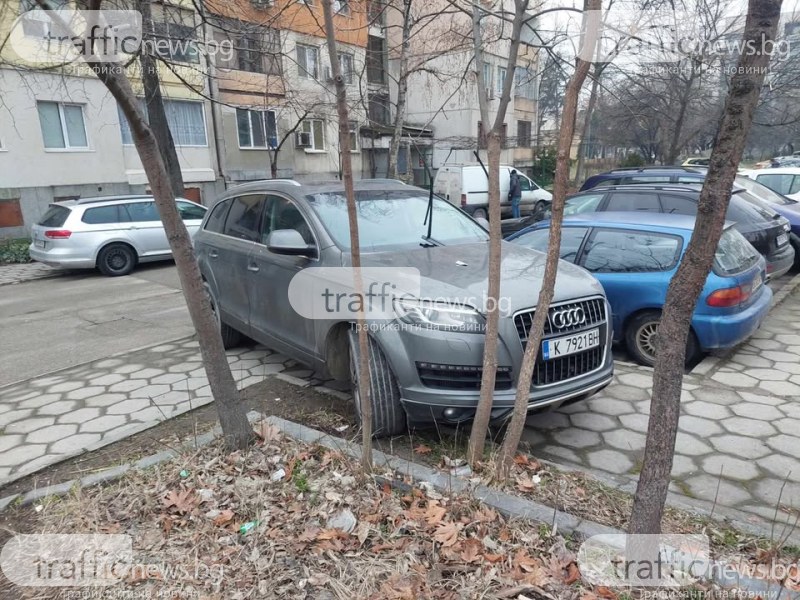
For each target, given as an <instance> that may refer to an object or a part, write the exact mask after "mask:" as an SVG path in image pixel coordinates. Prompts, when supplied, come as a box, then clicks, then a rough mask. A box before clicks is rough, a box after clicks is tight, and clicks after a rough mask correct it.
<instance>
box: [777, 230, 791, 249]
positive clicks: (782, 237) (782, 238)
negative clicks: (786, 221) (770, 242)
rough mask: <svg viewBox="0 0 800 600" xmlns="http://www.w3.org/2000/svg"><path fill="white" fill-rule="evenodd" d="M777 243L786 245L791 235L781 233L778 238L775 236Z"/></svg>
mask: <svg viewBox="0 0 800 600" xmlns="http://www.w3.org/2000/svg"><path fill="white" fill-rule="evenodd" d="M775 243H776V244H777V245H778V246H785V245H786V244H788V243H789V235H788V234H786V233H782V234H780V235H779V236H778V237H777V238H775Z"/></svg>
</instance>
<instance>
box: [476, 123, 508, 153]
mask: <svg viewBox="0 0 800 600" xmlns="http://www.w3.org/2000/svg"><path fill="white" fill-rule="evenodd" d="M500 146H501V147H502V148H507V147H508V123H503V131H502V132H501V134H500ZM486 147H487V140H486V133H485V132H484V131H483V123H482V122H481V121H478V148H486Z"/></svg>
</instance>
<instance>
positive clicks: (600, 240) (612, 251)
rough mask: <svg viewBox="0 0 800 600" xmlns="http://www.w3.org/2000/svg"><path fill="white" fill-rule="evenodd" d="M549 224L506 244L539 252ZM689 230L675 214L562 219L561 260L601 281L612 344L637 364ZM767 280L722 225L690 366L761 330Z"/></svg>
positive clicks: (695, 325)
mask: <svg viewBox="0 0 800 600" xmlns="http://www.w3.org/2000/svg"><path fill="white" fill-rule="evenodd" d="M549 226H550V223H549V221H541V222H539V223H537V224H536V225H533V226H532V227H528V228H527V229H523V230H522V231H519V232H517V233H515V234H514V235H512V236H510V237H509V238H508V241H510V242H512V243H515V244H520V245H522V246H525V247H528V248H533V249H535V250H541V251H543V252H544V251H546V250H547V244H548V236H549ZM693 229H694V217H690V216H686V215H674V214H659V213H643V212H607V213H591V214H587V215H576V216H572V217H567V218H565V219H564V227H563V231H562V240H561V258H562V259H564V260H567V261H569V262H572V263H575V264H576V265H579V266H581V267H583V268H584V269H586V270H587V271H589V272H590V273H592V275H594V276H595V277H596V278H597V279H598V280H599V281H600V283H601V284H602V285H603V288H605V291H606V295H607V297H608V301H609V303H610V304H611V312H612V318H613V327H614V341H616V342H624V343H625V344H626V345H627V347H628V351H629V352H630V354H631V356H632V357H633V358H635V359H636V360H637V361H638V362H640V363H642V364H645V365H652V364H654V362H655V337H654V334H655V333H656V328H657V326H658V321H659V319H660V317H661V309H662V308H663V306H664V302H665V300H666V297H667V287H668V286H669V282H670V280H671V279H672V277H673V275H675V272H676V271H677V268H678V263H679V262H680V260H681V258H682V257H683V253H684V251H685V250H686V247H687V246H688V244H689V240H690V239H691V236H692V230H693ZM765 280H766V263H765V260H764V257H763V256H761V254H759V253H758V252H757V251H756V249H755V248H753V246H752V245H750V243H749V242H748V241H747V240H746V239H745V238H744V236H742V234H741V233H739V232H738V231H737V230H736V229H734V228H733V227H732V226H730V225H726V227H725V231H724V232H723V234H722V238H721V239H720V243H719V247H718V248H717V253H716V257H715V260H714V267H713V269H712V271H711V273H709V275H708V279H707V280H706V284H705V287H704V288H703V291H702V293H701V294H700V298H699V300H698V302H697V308H696V309H695V313H694V316H693V317H692V331H691V334H690V335H689V341H688V343H687V348H686V359H687V363H690V362H693V361H696V360H698V359H699V358H700V356H701V355H702V353H703V352H706V351H709V350H712V349H714V348H728V347H731V346H735V345H736V344H739V343H740V342H742V341H744V340H745V339H747V338H748V337H749V336H750V335H751V334H752V333H753V332H754V331H755V330H756V329H758V327H759V325H760V324H761V322H762V321H763V320H764V318H765V317H766V315H767V313H768V312H769V308H770V304H771V302H772V290H771V289H770V288H769V286H767V285H764V282H765Z"/></svg>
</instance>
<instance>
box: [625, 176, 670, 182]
mask: <svg viewBox="0 0 800 600" xmlns="http://www.w3.org/2000/svg"><path fill="white" fill-rule="evenodd" d="M670 179H671V178H670V176H669V175H631V176H630V177H626V178H625V179H624V180H623V183H669V181H670Z"/></svg>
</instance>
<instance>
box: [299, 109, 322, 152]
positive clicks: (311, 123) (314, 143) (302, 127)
mask: <svg viewBox="0 0 800 600" xmlns="http://www.w3.org/2000/svg"><path fill="white" fill-rule="evenodd" d="M315 122H316V123H319V124H320V125H319V127H320V137H321V138H322V147H321V148H317V141H316V138H315V136H314V123H315ZM307 123H308V130H306V124H307ZM300 131H302V132H303V133H309V134H311V146H309V147H308V148H303V150H305V151H306V152H309V153H315V152H326V147H325V119H321V118H319V117H311V118H308V119H303V122H302V123H301V124H300Z"/></svg>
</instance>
